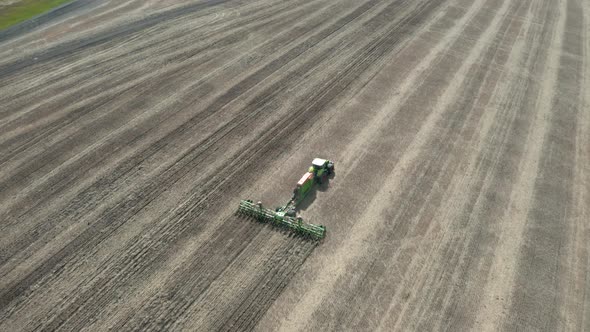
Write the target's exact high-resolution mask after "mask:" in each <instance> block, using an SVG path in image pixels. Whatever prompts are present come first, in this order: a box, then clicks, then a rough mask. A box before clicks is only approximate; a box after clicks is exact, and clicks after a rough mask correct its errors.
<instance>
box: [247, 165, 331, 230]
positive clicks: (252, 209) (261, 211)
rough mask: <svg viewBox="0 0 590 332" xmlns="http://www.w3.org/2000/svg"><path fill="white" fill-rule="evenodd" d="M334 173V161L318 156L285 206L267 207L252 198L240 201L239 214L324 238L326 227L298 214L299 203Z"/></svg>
mask: <svg viewBox="0 0 590 332" xmlns="http://www.w3.org/2000/svg"><path fill="white" fill-rule="evenodd" d="M332 174H334V163H333V162H332V161H329V160H325V159H320V158H316V159H314V160H313V161H312V165H311V167H310V168H309V170H308V172H307V173H305V174H304V175H303V176H302V177H301V179H300V180H299V182H297V186H296V187H295V189H293V196H292V197H291V199H290V200H289V202H287V204H285V205H284V206H280V207H277V208H276V209H274V210H271V209H268V208H265V207H264V206H262V203H261V202H257V203H254V201H252V200H249V199H248V200H242V201H240V206H239V208H238V214H241V215H245V216H248V217H250V218H253V219H255V220H257V221H260V222H264V223H269V224H272V225H275V226H279V227H284V228H287V229H289V230H291V231H293V232H295V233H297V234H300V235H303V236H306V237H310V238H312V239H315V240H320V239H323V238H324V237H325V236H326V227H324V226H322V225H314V224H309V223H305V222H304V221H303V219H302V218H301V217H298V216H297V210H296V209H297V205H298V204H299V203H301V201H303V199H304V198H305V197H306V196H307V194H309V193H310V192H311V190H312V189H313V187H314V184H320V183H322V182H324V181H326V179H327V178H328V176H330V175H332Z"/></svg>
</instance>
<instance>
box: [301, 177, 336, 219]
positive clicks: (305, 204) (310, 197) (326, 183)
mask: <svg viewBox="0 0 590 332" xmlns="http://www.w3.org/2000/svg"><path fill="white" fill-rule="evenodd" d="M334 176H335V174H334V173H332V174H330V175H329V176H327V177H325V178H324V179H323V181H322V183H321V184H319V185H317V184H316V185H315V186H314V188H313V189H312V190H311V191H310V193H309V194H307V196H306V197H305V198H304V199H303V200H302V201H301V202H300V203H299V204H297V206H296V207H295V211H296V212H297V213H299V212H300V211H306V210H307V209H308V208H309V207H310V206H311V204H313V202H314V201H315V200H316V198H317V195H318V192H326V191H328V189H329V188H330V182H331V181H332V179H334Z"/></svg>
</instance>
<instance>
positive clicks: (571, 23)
mask: <svg viewBox="0 0 590 332" xmlns="http://www.w3.org/2000/svg"><path fill="white" fill-rule="evenodd" d="M566 13H567V15H566V23H565V24H566V31H568V33H566V34H565V35H564V40H563V46H562V50H563V53H562V55H561V58H560V67H559V72H558V80H559V82H560V84H559V85H558V87H557V92H556V96H555V99H554V103H553V107H552V109H553V110H554V112H552V114H551V118H550V125H549V129H548V133H547V134H546V135H545V137H544V141H545V143H544V144H543V150H542V154H541V160H540V169H539V176H538V177H537V179H536V181H535V186H534V194H533V201H532V203H531V204H532V205H531V210H530V212H529V215H528V220H527V224H526V229H525V232H524V240H523V241H524V243H523V246H522V249H521V254H520V257H519V264H518V268H517V271H516V280H515V288H514V293H513V301H512V303H511V315H510V316H509V317H508V320H507V322H506V325H505V326H504V328H506V329H515V328H525V329H526V328H529V329H530V328H532V329H548V330H556V329H557V328H558V326H559V324H560V323H559V320H560V314H559V307H560V304H561V302H562V301H564V299H563V298H562V297H561V296H560V295H559V294H561V287H562V282H563V281H562V280H561V277H562V273H563V271H564V269H567V268H569V267H568V266H567V265H565V263H561V262H562V261H564V260H563V257H562V255H563V251H562V248H564V247H566V246H567V245H568V242H567V240H568V239H567V233H568V231H569V227H571V223H572V219H571V215H570V211H571V210H572V208H573V206H572V204H573V199H572V197H573V193H572V188H575V187H574V186H573V182H572V181H573V178H574V160H575V147H576V144H577V142H576V126H577V119H578V114H579V113H578V111H579V100H580V99H581V91H582V90H581V85H580V82H581V78H582V76H581V72H582V70H583V63H582V60H581V59H582V56H583V55H584V50H583V41H582V40H581V37H582V36H583V33H582V31H583V30H582V29H583V22H584V20H583V12H582V8H581V6H580V3H579V2H578V1H568V2H567V10H566ZM532 303H536V304H537V306H536V309H535V310H534V311H532V310H530V308H531V304H532Z"/></svg>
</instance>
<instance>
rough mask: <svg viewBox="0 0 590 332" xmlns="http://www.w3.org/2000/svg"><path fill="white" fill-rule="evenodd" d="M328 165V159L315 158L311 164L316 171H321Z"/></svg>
mask: <svg viewBox="0 0 590 332" xmlns="http://www.w3.org/2000/svg"><path fill="white" fill-rule="evenodd" d="M327 164H328V161H327V160H326V159H321V158H315V159H314V160H313V161H312V162H311V166H312V167H313V169H314V171H319V170H321V169H323V168H325V167H326V166H327Z"/></svg>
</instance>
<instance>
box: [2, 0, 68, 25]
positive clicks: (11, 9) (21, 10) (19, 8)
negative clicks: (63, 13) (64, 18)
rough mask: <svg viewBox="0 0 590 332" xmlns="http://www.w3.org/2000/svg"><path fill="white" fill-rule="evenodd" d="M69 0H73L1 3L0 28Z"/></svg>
mask: <svg viewBox="0 0 590 332" xmlns="http://www.w3.org/2000/svg"><path fill="white" fill-rule="evenodd" d="M68 1H71V0H18V1H16V2H14V3H11V4H9V5H7V6H1V5H0V30H2V29H6V28H8V27H10V26H13V25H15V24H17V23H20V22H22V21H25V20H28V19H29V18H31V17H33V16H37V15H39V14H42V13H44V12H46V11H48V10H50V9H51V8H54V7H57V6H59V5H61V4H63V3H65V2H68Z"/></svg>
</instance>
